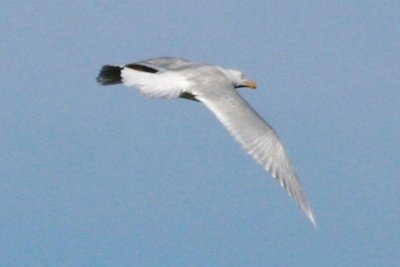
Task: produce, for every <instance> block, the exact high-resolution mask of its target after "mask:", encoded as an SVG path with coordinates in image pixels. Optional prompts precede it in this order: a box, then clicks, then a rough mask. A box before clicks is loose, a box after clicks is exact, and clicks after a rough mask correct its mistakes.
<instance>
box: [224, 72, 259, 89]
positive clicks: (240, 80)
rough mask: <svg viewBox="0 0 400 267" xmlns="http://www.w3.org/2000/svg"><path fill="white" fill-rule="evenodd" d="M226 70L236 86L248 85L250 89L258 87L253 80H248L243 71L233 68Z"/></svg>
mask: <svg viewBox="0 0 400 267" xmlns="http://www.w3.org/2000/svg"><path fill="white" fill-rule="evenodd" d="M225 72H226V75H227V76H228V77H229V79H230V80H231V81H232V83H233V86H234V87H235V88H241V87H247V88H250V89H256V88H257V84H256V83H255V82H253V81H250V80H248V79H247V78H246V77H245V75H244V74H243V73H242V72H240V71H238V70H232V69H228V70H225Z"/></svg>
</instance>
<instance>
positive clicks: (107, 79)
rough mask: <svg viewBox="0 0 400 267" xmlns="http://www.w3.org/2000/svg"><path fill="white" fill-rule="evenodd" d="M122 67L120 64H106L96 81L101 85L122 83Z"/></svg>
mask: <svg viewBox="0 0 400 267" xmlns="http://www.w3.org/2000/svg"><path fill="white" fill-rule="evenodd" d="M121 69H122V68H121V67H119V66H112V65H105V66H103V67H102V68H101V70H100V73H99V76H97V79H96V81H97V82H98V83H100V84H101V85H111V84H118V83H121V82H122V80H121V79H122V78H121Z"/></svg>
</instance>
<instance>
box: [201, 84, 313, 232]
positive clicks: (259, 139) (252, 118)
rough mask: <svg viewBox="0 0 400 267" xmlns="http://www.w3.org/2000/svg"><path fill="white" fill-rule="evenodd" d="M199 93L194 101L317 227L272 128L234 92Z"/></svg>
mask: <svg viewBox="0 0 400 267" xmlns="http://www.w3.org/2000/svg"><path fill="white" fill-rule="evenodd" d="M200 92H201V91H200V90H199V95H197V96H196V97H197V99H198V100H200V101H201V102H202V103H204V104H205V105H206V106H207V108H208V109H210V110H211V112H213V113H214V115H215V116H216V117H217V118H218V119H219V121H220V122H221V123H222V124H223V125H224V126H225V127H226V128H227V130H228V131H229V132H230V134H231V135H232V136H233V137H234V138H235V139H236V140H237V141H238V142H239V143H240V144H241V145H242V146H243V148H244V149H245V150H246V151H247V152H248V153H249V154H250V155H251V156H252V157H253V158H254V159H255V160H256V161H257V162H258V163H259V164H261V165H262V166H263V167H264V168H265V170H267V171H269V172H270V173H271V175H272V176H273V177H274V178H276V180H277V181H278V182H279V184H280V185H281V186H283V187H284V188H285V189H286V190H287V192H288V193H289V195H290V196H291V197H293V198H294V199H295V201H296V202H297V203H298V204H299V206H300V207H301V209H302V210H303V211H304V213H305V214H306V216H307V217H308V218H309V219H310V221H311V222H312V223H313V224H314V225H316V221H315V218H314V214H313V212H312V210H311V207H310V205H309V203H308V201H307V199H306V196H305V194H304V192H303V190H302V186H301V184H300V181H299V179H298V177H297V174H296V172H295V170H294V168H293V165H292V163H291V162H290V159H289V157H288V155H287V153H286V151H285V148H284V147H283V145H282V142H281V141H280V139H279V137H278V135H277V134H276V132H275V131H274V130H273V129H272V127H271V126H269V125H268V123H267V122H265V121H264V120H263V119H262V118H261V117H260V115H258V114H257V112H256V111H254V109H253V108H252V107H251V106H250V105H249V104H248V103H247V102H246V101H245V100H244V99H243V98H242V97H241V96H240V95H239V94H238V93H237V92H236V91H235V90H234V89H233V88H226V90H220V92H221V93H216V92H217V90H215V91H214V93H206V94H201V93H200Z"/></svg>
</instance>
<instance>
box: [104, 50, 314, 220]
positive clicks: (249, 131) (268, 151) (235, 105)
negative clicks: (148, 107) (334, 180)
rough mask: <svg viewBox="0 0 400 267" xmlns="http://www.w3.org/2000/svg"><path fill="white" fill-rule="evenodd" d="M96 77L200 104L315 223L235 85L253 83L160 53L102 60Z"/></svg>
mask: <svg viewBox="0 0 400 267" xmlns="http://www.w3.org/2000/svg"><path fill="white" fill-rule="evenodd" d="M97 82H99V83H100V84H101V85H113V84H120V83H122V84H124V85H125V86H129V87H136V88H137V89H139V91H140V93H142V94H143V95H145V96H147V97H157V98H164V99H174V98H184V99H188V100H193V101H198V102H201V103H203V104H204V105H205V106H206V107H207V108H208V109H209V110H210V111H211V112H212V113H213V114H214V115H215V116H216V117H217V119H218V120H219V121H220V122H221V123H222V124H223V125H224V126H225V128H226V129H227V130H228V132H229V133H230V134H231V135H232V136H233V137H234V138H235V140H236V141H237V142H239V143H240V144H241V146H242V147H243V148H244V150H245V151H247V152H248V154H250V155H251V156H252V157H253V158H254V159H255V160H256V161H257V163H259V164H260V165H261V166H262V167H264V169H265V170H266V171H268V172H270V174H271V175H272V177H274V178H275V179H276V180H277V181H278V182H279V184H280V185H281V186H282V187H284V188H285V189H286V191H287V192H288V194H289V195H290V196H291V197H292V198H293V199H294V200H295V201H296V202H297V203H298V205H299V206H300V208H301V209H302V210H303V212H304V214H305V215H306V216H307V217H308V219H309V220H310V221H311V223H312V224H313V225H314V226H315V227H316V225H317V224H316V220H315V217H314V214H313V212H312V209H311V207H310V205H309V203H308V201H307V198H306V196H305V194H304V192H303V189H302V186H301V183H300V181H299V179H298V176H297V174H296V171H295V169H294V167H293V164H292V163H291V161H290V159H289V157H288V155H287V152H286V150H285V148H284V146H283V144H282V142H281V141H280V139H279V137H278V135H277V133H276V132H275V130H274V129H273V128H272V127H271V126H270V125H269V124H268V123H267V122H266V121H265V120H264V119H263V118H262V117H261V116H260V115H258V113H257V112H256V111H255V110H254V109H253V108H252V107H251V106H250V105H249V104H248V103H247V102H246V100H244V98H242V97H241V96H240V95H239V94H238V92H237V90H236V89H238V88H241V87H247V88H250V89H255V88H256V83H255V82H253V81H251V80H248V79H247V78H246V77H245V75H244V74H243V73H242V72H240V71H237V70H233V69H225V68H222V67H219V66H216V65H210V64H203V63H194V62H190V61H188V60H185V59H180V58H174V57H159V58H153V59H148V60H143V61H138V62H135V63H130V64H125V65H104V66H103V67H102V68H101V70H100V73H99V76H98V77H97Z"/></svg>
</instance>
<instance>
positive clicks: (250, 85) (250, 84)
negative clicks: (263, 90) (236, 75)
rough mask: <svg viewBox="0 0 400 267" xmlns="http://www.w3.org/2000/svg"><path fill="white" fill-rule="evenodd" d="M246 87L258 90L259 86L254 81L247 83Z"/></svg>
mask: <svg viewBox="0 0 400 267" xmlns="http://www.w3.org/2000/svg"><path fill="white" fill-rule="evenodd" d="M246 87H248V88H250V89H256V88H257V84H256V83H255V82H253V81H246Z"/></svg>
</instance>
